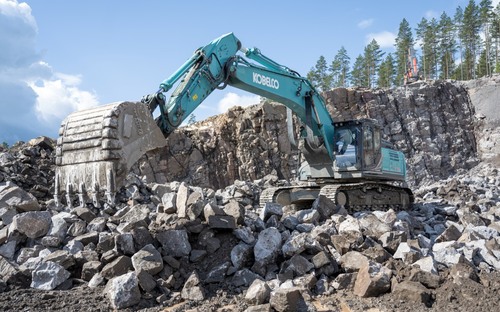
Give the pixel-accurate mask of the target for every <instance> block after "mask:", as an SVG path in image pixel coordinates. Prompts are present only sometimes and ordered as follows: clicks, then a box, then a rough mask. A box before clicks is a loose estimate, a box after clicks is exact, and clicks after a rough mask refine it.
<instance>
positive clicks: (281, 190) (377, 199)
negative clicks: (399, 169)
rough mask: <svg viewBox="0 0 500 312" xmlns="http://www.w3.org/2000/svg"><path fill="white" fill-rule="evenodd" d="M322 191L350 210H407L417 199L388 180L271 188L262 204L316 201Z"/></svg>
mask: <svg viewBox="0 0 500 312" xmlns="http://www.w3.org/2000/svg"><path fill="white" fill-rule="evenodd" d="M319 195H323V196H326V197H327V198H329V199H331V200H332V201H333V202H334V203H336V204H337V205H339V206H343V207H344V208H345V209H346V210H347V211H348V212H349V213H354V212H357V211H364V210H389V209H394V210H396V211H399V210H406V209H408V208H409V207H410V205H411V204H412V203H413V201H414V197H413V193H412V192H411V190H410V189H408V188H405V187H399V186H394V185H392V184H387V183H377V182H364V183H349V184H327V185H322V186H307V187H299V186H293V187H292V186H290V187H275V188H268V189H265V190H264V191H263V192H262V194H261V197H260V206H261V207H264V205H265V204H266V203H267V202H276V203H280V204H282V205H290V204H301V205H303V206H305V205H307V204H308V205H310V204H312V202H313V201H314V199H316V198H317V197H318V196H319Z"/></svg>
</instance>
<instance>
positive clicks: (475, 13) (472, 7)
mask: <svg viewBox="0 0 500 312" xmlns="http://www.w3.org/2000/svg"><path fill="white" fill-rule="evenodd" d="M479 15H480V12H479V7H478V6H477V5H476V3H475V2H474V0H469V4H468V5H467V7H465V10H464V15H463V23H462V28H461V31H460V33H459V36H460V40H462V42H463V43H464V48H465V59H464V79H467V80H468V79H475V78H476V66H475V64H476V57H477V54H478V51H479V46H480V37H479V31H480V29H481V21H480V18H479Z"/></svg>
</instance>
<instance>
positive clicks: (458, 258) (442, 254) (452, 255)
mask: <svg viewBox="0 0 500 312" xmlns="http://www.w3.org/2000/svg"><path fill="white" fill-rule="evenodd" d="M460 247H462V246H460V245H459V244H457V243H456V242H454V241H450V242H442V243H436V244H434V245H433V246H432V253H433V256H434V260H435V261H437V262H439V263H442V264H444V265H446V266H448V267H451V266H452V265H454V264H457V263H460V262H464V261H465V257H464V255H463V253H461V252H460V251H458V250H457V249H458V248H460Z"/></svg>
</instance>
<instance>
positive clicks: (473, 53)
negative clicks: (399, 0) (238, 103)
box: [307, 0, 500, 90]
mask: <svg viewBox="0 0 500 312" xmlns="http://www.w3.org/2000/svg"><path fill="white" fill-rule="evenodd" d="M414 30H415V32H413V30H412V28H411V27H410V24H409V23H408V21H407V20H406V19H403V20H402V21H401V23H400V24H399V30H398V34H397V37H396V41H395V48H396V51H395V52H394V53H387V54H386V53H385V52H383V51H382V50H381V48H380V45H379V44H378V43H377V41H376V40H375V39H373V40H372V41H371V42H370V43H368V44H367V45H366V46H365V48H364V51H363V53H361V54H359V55H358V56H357V57H356V59H355V60H354V62H351V58H350V57H349V55H348V53H347V50H346V49H345V48H344V47H343V46H342V47H341V48H340V49H339V50H338V51H337V53H336V54H335V56H334V58H333V60H332V61H331V63H330V64H329V63H328V61H327V60H326V58H325V57H324V56H320V57H319V59H318V61H317V62H316V65H315V66H314V67H312V68H311V70H310V71H309V72H308V74H307V78H308V79H309V80H310V81H311V82H312V83H313V84H314V85H315V87H317V88H318V89H320V90H329V89H331V88H333V87H347V86H362V87H368V88H373V87H380V88H391V87H394V86H398V85H402V84H403V81H404V75H405V73H406V72H407V70H408V68H407V67H408V54H409V51H411V50H412V49H413V48H414V47H415V45H418V46H419V47H420V53H419V54H420V55H419V56H418V57H417V58H418V69H419V76H420V78H421V79H454V80H470V79H476V78H480V77H484V76H490V75H491V74H493V73H500V59H499V58H500V55H499V54H500V53H499V51H500V4H499V5H497V7H496V8H493V5H492V1H491V0H481V1H480V2H479V4H476V2H475V1H474V0H469V3H468V4H467V6H466V7H465V9H462V7H460V6H458V7H457V8H456V10H455V14H454V15H453V16H449V15H448V14H446V12H443V13H442V14H441V16H440V17H439V18H438V19H436V18H431V19H427V18H422V19H421V20H420V22H419V23H418V24H417V26H416V28H415V29H414Z"/></svg>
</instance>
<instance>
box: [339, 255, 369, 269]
mask: <svg viewBox="0 0 500 312" xmlns="http://www.w3.org/2000/svg"><path fill="white" fill-rule="evenodd" d="M368 263H369V259H368V257H367V256H365V255H363V254H362V253H360V252H359V251H349V252H347V253H345V254H344V255H342V257H341V258H340V265H341V266H342V268H343V269H344V270H345V271H346V272H356V271H358V270H360V269H361V268H363V267H366V266H367V265H368Z"/></svg>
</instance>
